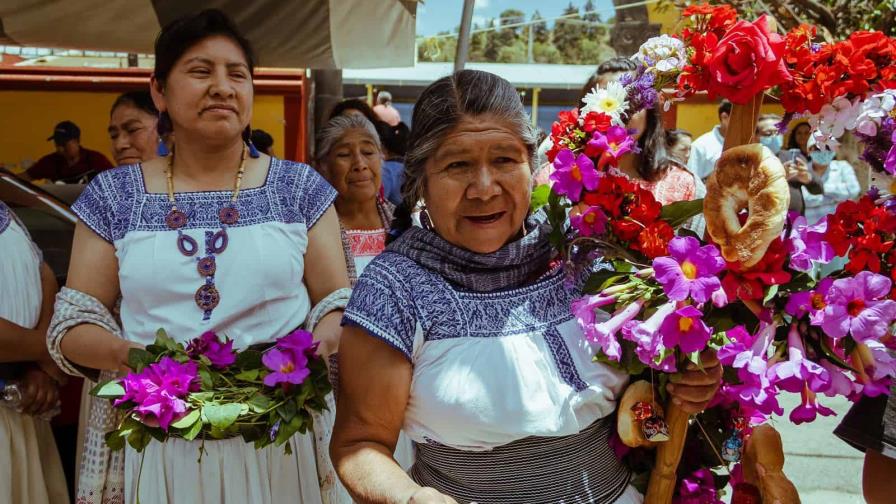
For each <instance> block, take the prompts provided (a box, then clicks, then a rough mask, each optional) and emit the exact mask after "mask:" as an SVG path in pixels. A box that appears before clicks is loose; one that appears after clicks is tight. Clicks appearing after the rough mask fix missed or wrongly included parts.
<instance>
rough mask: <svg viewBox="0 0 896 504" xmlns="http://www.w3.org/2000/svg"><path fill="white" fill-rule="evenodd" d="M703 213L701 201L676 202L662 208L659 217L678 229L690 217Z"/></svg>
mask: <svg viewBox="0 0 896 504" xmlns="http://www.w3.org/2000/svg"><path fill="white" fill-rule="evenodd" d="M701 213H703V199H696V200H691V201H677V202H675V203H670V204H668V205H665V206H663V209H662V211H661V212H660V217H661V218H662V219H663V220H665V221H666V222H668V223H669V225H671V226H672V227H678V226H680V225H682V224H684V223H685V221H687V220H688V219H690V218H691V217H694V216H695V215H700V214H701Z"/></svg>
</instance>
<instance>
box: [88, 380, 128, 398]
mask: <svg viewBox="0 0 896 504" xmlns="http://www.w3.org/2000/svg"><path fill="white" fill-rule="evenodd" d="M90 395H92V396H95V397H99V398H101V399H118V398H119V397H121V396H123V395H124V387H123V386H121V383H119V382H118V379H114V380H109V381H107V382H103V383H100V384H99V385H97V386H96V387H93V389H92V390H91V391H90Z"/></svg>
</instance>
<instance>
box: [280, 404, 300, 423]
mask: <svg viewBox="0 0 896 504" xmlns="http://www.w3.org/2000/svg"><path fill="white" fill-rule="evenodd" d="M296 411H297V408H296V403H295V402H293V401H287V402H286V403H285V404H283V406H280V407H279V408H277V414H278V415H280V418H282V419H283V421H284V422H290V421H292V419H293V418H295V416H296Z"/></svg>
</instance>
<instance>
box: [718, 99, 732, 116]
mask: <svg viewBox="0 0 896 504" xmlns="http://www.w3.org/2000/svg"><path fill="white" fill-rule="evenodd" d="M731 108H732V105H731V102H730V101H728V99H727V98H723V99H722V101H721V102H720V103H719V117H722V114H723V113H724V114H728V115H731Z"/></svg>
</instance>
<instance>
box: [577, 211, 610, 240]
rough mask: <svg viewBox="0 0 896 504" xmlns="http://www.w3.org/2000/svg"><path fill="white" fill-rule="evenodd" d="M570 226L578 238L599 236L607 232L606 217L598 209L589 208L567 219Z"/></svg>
mask: <svg viewBox="0 0 896 504" xmlns="http://www.w3.org/2000/svg"><path fill="white" fill-rule="evenodd" d="M569 223H570V225H571V226H572V227H573V228H575V230H576V231H578V232H579V235H580V236H600V235H602V234H604V233H605V232H606V231H607V215H606V214H605V213H604V211H603V210H601V209H600V207H596V206H593V207H589V208H588V210H585V211H584V212H583V213H581V214H578V215H573V216H572V217H570V218H569Z"/></svg>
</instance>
